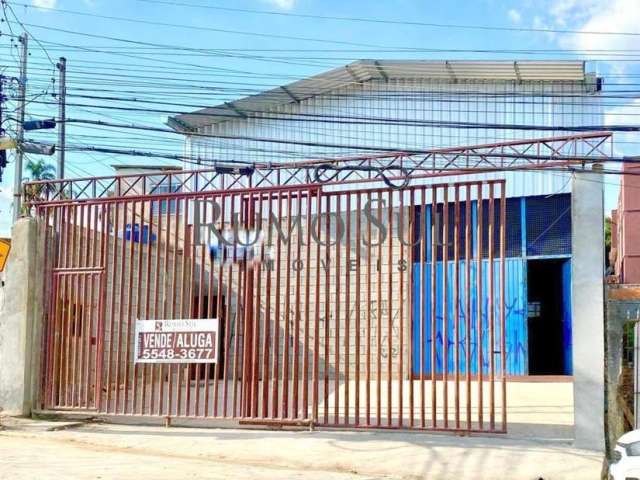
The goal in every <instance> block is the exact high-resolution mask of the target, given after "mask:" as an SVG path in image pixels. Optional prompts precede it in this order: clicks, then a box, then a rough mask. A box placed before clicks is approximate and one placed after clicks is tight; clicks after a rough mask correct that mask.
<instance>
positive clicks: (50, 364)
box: [45, 207, 62, 408]
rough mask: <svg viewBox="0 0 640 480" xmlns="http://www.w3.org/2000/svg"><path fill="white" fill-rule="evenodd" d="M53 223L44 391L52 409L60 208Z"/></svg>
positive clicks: (48, 404) (54, 216)
mask: <svg viewBox="0 0 640 480" xmlns="http://www.w3.org/2000/svg"><path fill="white" fill-rule="evenodd" d="M52 210H53V223H52V225H51V264H50V266H51V279H52V285H51V293H50V297H49V309H48V311H49V319H48V324H49V336H48V350H47V370H46V371H47V390H46V397H45V400H46V406H47V407H48V408H49V407H52V406H53V404H54V400H53V392H54V388H55V383H56V381H55V378H54V375H55V374H54V372H55V366H54V362H55V358H56V355H55V352H56V348H57V336H58V323H57V322H58V305H59V301H58V293H59V290H58V288H59V281H58V276H57V275H55V274H54V273H53V269H54V268H56V267H57V266H58V264H59V262H60V257H61V250H60V249H61V248H62V247H61V242H60V238H61V235H62V234H61V226H60V225H59V221H60V218H61V215H60V210H61V208H60V207H53V208H52Z"/></svg>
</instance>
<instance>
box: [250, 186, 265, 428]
mask: <svg viewBox="0 0 640 480" xmlns="http://www.w3.org/2000/svg"><path fill="white" fill-rule="evenodd" d="M256 200H257V202H258V208H257V214H256V215H252V217H251V223H252V226H253V228H254V229H255V232H256V236H257V235H258V233H260V232H262V194H261V193H258V195H257V196H256ZM256 219H257V222H258V223H257V225H256V223H255V221H256ZM255 248H256V246H255V244H254V255H255ZM257 248H259V250H258V252H259V254H260V259H259V261H258V262H254V265H255V266H254V268H255V270H256V281H257V284H256V288H255V293H254V295H255V300H256V301H255V311H254V314H253V334H252V337H253V347H252V349H251V350H252V351H251V356H252V368H253V373H252V374H251V378H252V379H253V384H252V388H251V399H252V404H251V416H253V417H257V416H258V403H259V402H258V392H259V388H260V387H259V381H260V378H259V376H260V366H259V361H260V319H261V318H262V315H261V313H260V310H261V308H262V261H263V260H264V259H263V256H262V253H261V251H262V245H257Z"/></svg>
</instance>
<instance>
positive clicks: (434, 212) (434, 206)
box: [429, 187, 446, 428]
mask: <svg viewBox="0 0 640 480" xmlns="http://www.w3.org/2000/svg"><path fill="white" fill-rule="evenodd" d="M445 189H446V187H445ZM443 190H444V189H443ZM432 192H433V193H432V195H431V282H430V283H429V285H430V286H431V295H430V297H429V299H430V302H431V304H430V307H431V318H430V320H431V321H430V327H431V329H430V330H431V350H430V354H431V427H432V428H436V427H437V410H436V408H437V389H438V380H437V378H436V374H437V372H438V368H437V367H438V364H437V361H438V357H437V348H438V337H437V333H438V332H437V324H438V318H437V314H438V310H437V305H438V298H437V292H438V290H437V280H438V272H437V268H436V267H437V265H438V236H439V234H440V232H439V231H438V229H439V227H440V225H438V223H439V222H438V187H433V190H432Z"/></svg>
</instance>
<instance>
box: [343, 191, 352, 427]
mask: <svg viewBox="0 0 640 480" xmlns="http://www.w3.org/2000/svg"><path fill="white" fill-rule="evenodd" d="M345 209H346V232H345V236H346V238H345V246H344V250H345V254H346V259H345V264H344V272H345V285H344V315H345V319H344V424H345V425H349V348H350V345H349V342H350V331H349V330H350V328H351V318H350V310H351V309H350V305H351V298H350V296H351V279H350V274H349V271H350V270H351V193H347V194H346V206H345Z"/></svg>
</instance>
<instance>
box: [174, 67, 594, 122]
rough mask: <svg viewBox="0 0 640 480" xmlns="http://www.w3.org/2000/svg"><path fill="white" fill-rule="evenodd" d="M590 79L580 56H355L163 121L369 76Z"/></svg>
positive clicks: (262, 103)
mask: <svg viewBox="0 0 640 480" xmlns="http://www.w3.org/2000/svg"><path fill="white" fill-rule="evenodd" d="M588 78H589V75H587V73H586V66H585V62H584V61H578V60H566V61H554V60H525V61H519V60H516V61H507V60H504V61H503V60H486V61H462V60H437V61H436V60H357V61H355V62H352V63H349V64H347V65H344V66H341V67H337V68H334V69H332V70H327V71H326V72H322V73H320V74H318V75H313V76H311V77H307V78H304V79H301V80H297V81H295V82H292V83H289V84H287V85H283V86H280V87H276V88H273V89H271V90H265V91H264V92H261V93H258V94H255V95H250V96H247V97H243V98H240V99H238V100H234V101H233V102H225V103H222V104H220V105H216V106H213V107H209V108H203V109H200V110H196V111H194V112H192V113H186V114H180V115H176V116H172V117H168V119H167V125H168V126H169V127H171V128H173V129H174V130H176V131H178V132H183V133H186V134H188V133H190V132H194V131H196V130H197V129H198V128H200V127H204V126H208V125H213V124H215V123H222V122H226V121H228V120H233V119H238V118H246V117H247V115H245V114H244V113H243V107H251V108H246V110H247V111H248V112H251V113H253V112H255V111H257V110H259V111H260V112H268V111H271V110H272V109H273V108H276V107H278V106H281V105H286V104H290V103H299V102H301V101H303V100H306V99H309V98H313V97H316V96H320V95H322V94H326V93H328V92H330V91H333V90H336V89H338V88H341V87H345V86H347V85H350V84H354V83H360V84H361V83H365V82H370V81H372V80H382V81H388V80H404V79H407V80H408V79H413V80H415V79H425V80H426V79H438V80H445V81H446V80H449V81H451V82H452V83H456V82H459V81H461V80H463V81H464V80H484V81H487V80H492V79H495V80H500V81H510V80H511V81H517V82H524V81H549V82H552V81H573V82H585V81H586V80H587V79H588ZM594 83H595V78H594ZM256 104H259V106H256Z"/></svg>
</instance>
